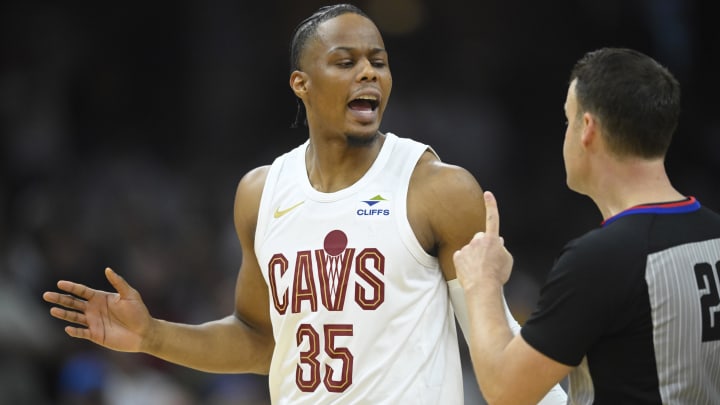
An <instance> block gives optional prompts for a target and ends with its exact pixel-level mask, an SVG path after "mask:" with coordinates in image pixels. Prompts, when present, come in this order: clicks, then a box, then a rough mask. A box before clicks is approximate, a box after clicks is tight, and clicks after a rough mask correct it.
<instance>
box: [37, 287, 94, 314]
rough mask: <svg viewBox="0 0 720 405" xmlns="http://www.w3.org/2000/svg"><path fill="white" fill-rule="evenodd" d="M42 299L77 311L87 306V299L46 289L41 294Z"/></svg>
mask: <svg viewBox="0 0 720 405" xmlns="http://www.w3.org/2000/svg"><path fill="white" fill-rule="evenodd" d="M43 299H44V300H45V301H47V302H49V303H51V304H56V305H60V306H63V307H65V308H70V309H74V310H77V311H85V308H87V301H85V300H81V299H78V298H76V297H74V296H72V295H68V294H58V293H56V292H53V291H47V292H46V293H44V294H43Z"/></svg>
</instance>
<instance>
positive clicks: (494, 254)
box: [453, 191, 513, 290]
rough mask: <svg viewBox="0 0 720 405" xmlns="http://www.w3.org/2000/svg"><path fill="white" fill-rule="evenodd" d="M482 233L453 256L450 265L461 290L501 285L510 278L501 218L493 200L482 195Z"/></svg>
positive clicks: (486, 194)
mask: <svg viewBox="0 0 720 405" xmlns="http://www.w3.org/2000/svg"><path fill="white" fill-rule="evenodd" d="M484 197H485V232H478V233H476V234H475V236H474V237H473V238H472V240H471V241H470V242H469V243H468V244H467V245H465V246H463V247H462V249H460V250H458V251H456V252H455V254H454V255H453V261H454V263H455V271H456V272H457V276H458V279H459V280H460V283H461V284H462V285H463V287H464V288H465V289H466V290H467V289H472V288H473V287H474V286H476V285H481V284H482V285H485V284H488V283H491V284H495V283H497V284H500V285H503V284H505V283H506V282H507V280H508V279H509V278H510V272H511V270H512V264H513V258H512V255H511V254H510V252H508V251H507V249H505V242H504V240H503V238H502V237H501V236H500V214H499V212H498V207H497V201H496V200H495V196H494V195H493V194H492V193H491V192H489V191H485V194H484Z"/></svg>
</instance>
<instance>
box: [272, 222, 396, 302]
mask: <svg viewBox="0 0 720 405" xmlns="http://www.w3.org/2000/svg"><path fill="white" fill-rule="evenodd" d="M350 246H351V245H350V244H349V239H348V236H347V234H345V232H343V231H342V230H339V229H335V230H332V231H330V232H328V233H327V235H325V238H324V240H323V244H322V249H316V250H302V251H299V252H296V253H295V254H294V255H293V256H294V257H293V256H291V258H288V256H287V255H286V254H283V253H276V254H274V255H273V256H272V258H271V259H270V261H269V262H268V265H267V272H268V280H269V281H270V294H271V295H272V299H273V304H274V308H275V310H276V311H277V312H278V313H279V314H281V315H282V314H285V313H286V312H287V310H288V308H289V309H290V311H291V312H292V313H299V312H301V311H303V310H310V311H312V312H317V311H318V309H319V304H321V305H322V307H323V308H324V310H327V311H342V310H343V308H344V307H345V305H346V302H348V301H350V302H354V303H355V304H357V305H358V306H359V307H360V308H362V309H363V310H374V309H377V308H378V307H379V306H380V305H382V303H383V302H384V300H385V280H384V279H385V277H384V276H385V256H384V255H383V254H382V253H381V252H380V251H379V250H378V249H377V248H374V247H363V248H358V247H350ZM291 259H292V260H291ZM291 269H292V271H290V272H288V270H291ZM290 277H291V278H292V280H290V279H289V278H290ZM283 281H285V282H283ZM358 281H362V282H358ZM285 285H287V287H281V286H285ZM348 292H350V294H351V297H350V299H348Z"/></svg>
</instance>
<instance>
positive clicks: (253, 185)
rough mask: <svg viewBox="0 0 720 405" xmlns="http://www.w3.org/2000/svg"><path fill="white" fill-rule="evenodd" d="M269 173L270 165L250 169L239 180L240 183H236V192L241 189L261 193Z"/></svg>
mask: <svg viewBox="0 0 720 405" xmlns="http://www.w3.org/2000/svg"><path fill="white" fill-rule="evenodd" d="M269 171H270V165H264V166H258V167H256V168H254V169H251V170H250V171H248V172H247V173H245V175H243V176H242V177H241V178H240V181H239V182H238V190H240V189H243V190H248V191H251V190H255V189H259V191H262V188H263V186H264V184H265V180H266V179H267V175H268V172H269Z"/></svg>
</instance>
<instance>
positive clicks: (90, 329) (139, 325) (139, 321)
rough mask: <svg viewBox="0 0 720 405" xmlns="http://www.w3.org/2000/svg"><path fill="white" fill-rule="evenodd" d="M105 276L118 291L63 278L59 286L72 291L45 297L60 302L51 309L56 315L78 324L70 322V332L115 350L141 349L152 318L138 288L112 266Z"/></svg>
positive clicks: (55, 302) (54, 293)
mask: <svg viewBox="0 0 720 405" xmlns="http://www.w3.org/2000/svg"><path fill="white" fill-rule="evenodd" d="M105 276H106V277H107V279H108V281H110V284H112V286H113V287H114V288H115V290H117V293H109V292H105V291H100V290H95V289H92V288H90V287H87V286H84V285H82V284H77V283H73V282H70V281H64V280H62V281H59V282H58V283H57V286H58V288H59V289H60V290H62V291H65V292H67V293H69V294H60V293H57V292H52V291H48V292H45V293H44V294H43V299H44V300H45V301H47V302H49V303H51V304H55V305H57V306H55V307H52V308H51V309H50V314H51V315H52V316H54V317H55V318H58V319H62V320H64V321H67V322H70V323H73V324H75V325H78V326H66V327H65V332H66V333H67V334H68V335H70V336H72V337H75V338H79V339H87V340H90V341H92V342H94V343H97V344H99V345H101V346H104V347H107V348H109V349H113V350H118V351H123V352H137V351H140V350H141V346H142V343H143V337H144V336H145V335H146V334H147V331H148V329H149V327H150V323H151V320H152V318H151V317H150V314H149V312H148V310H147V308H146V307H145V304H144V303H143V302H142V299H141V298H140V294H139V293H138V292H137V290H135V289H134V288H132V287H131V286H130V285H129V284H128V283H127V282H126V281H125V280H124V279H123V278H122V277H120V276H119V275H117V274H116V273H115V272H114V271H112V270H111V269H110V268H107V269H105Z"/></svg>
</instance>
